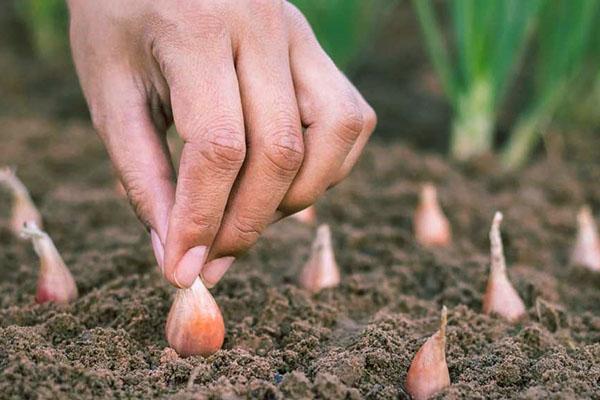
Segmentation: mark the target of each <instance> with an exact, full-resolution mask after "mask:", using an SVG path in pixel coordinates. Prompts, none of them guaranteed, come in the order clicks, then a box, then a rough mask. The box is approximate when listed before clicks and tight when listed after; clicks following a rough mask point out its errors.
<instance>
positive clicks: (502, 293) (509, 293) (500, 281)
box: [483, 212, 525, 322]
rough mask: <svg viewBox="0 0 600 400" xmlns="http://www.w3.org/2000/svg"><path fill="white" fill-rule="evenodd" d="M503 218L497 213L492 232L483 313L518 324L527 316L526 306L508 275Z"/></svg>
mask: <svg viewBox="0 0 600 400" xmlns="http://www.w3.org/2000/svg"><path fill="white" fill-rule="evenodd" d="M502 218H503V217H502V213H501V212H496V215H495V216H494V221H493V223H492V228H491V230H490V243H491V269H490V276H489V278H488V283H487V288H486V290H485V296H484V298H483V312H484V313H486V314H492V313H493V314H498V315H499V316H501V317H502V318H504V319H506V320H507V321H509V322H516V321H518V320H519V319H520V318H521V317H523V315H525V304H524V303H523V300H521V297H519V294H518V293H517V291H516V290H515V288H514V287H513V285H512V284H511V283H510V281H509V280H508V276H507V274H506V260H505V259H504V249H503V246H502V237H501V236H500V223H501V222H502Z"/></svg>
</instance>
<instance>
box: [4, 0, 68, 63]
mask: <svg viewBox="0 0 600 400" xmlns="http://www.w3.org/2000/svg"><path fill="white" fill-rule="evenodd" d="M14 4H15V8H16V11H17V12H18V14H19V15H20V16H21V18H22V19H23V21H24V23H25V25H26V26H27V29H28V31H29V34H30V40H31V42H32V44H33V46H34V48H35V52H36V54H37V55H38V56H39V57H41V58H42V59H43V60H44V61H46V62H53V63H63V62H65V59H67V57H68V55H69V42H68V30H69V28H68V24H69V14H68V11H67V6H66V2H65V0H15V3H14Z"/></svg>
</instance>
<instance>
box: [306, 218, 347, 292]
mask: <svg viewBox="0 0 600 400" xmlns="http://www.w3.org/2000/svg"><path fill="white" fill-rule="evenodd" d="M339 284H340V269H339V267H338V265H337V262H336V261H335V255H334V253H333V246H332V244H331V230H330V229H329V225H326V224H323V225H321V226H319V228H318V229H317V237H316V238H315V240H314V242H313V244H312V248H311V254H310V258H309V259H308V262H307V263H306V264H305V265H304V268H303V269H302V272H301V273H300V285H301V286H302V287H303V288H304V289H306V290H308V291H310V292H313V293H317V292H319V291H320V290H322V289H325V288H331V287H336V286H338V285H339Z"/></svg>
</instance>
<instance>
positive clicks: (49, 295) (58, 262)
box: [21, 221, 78, 303]
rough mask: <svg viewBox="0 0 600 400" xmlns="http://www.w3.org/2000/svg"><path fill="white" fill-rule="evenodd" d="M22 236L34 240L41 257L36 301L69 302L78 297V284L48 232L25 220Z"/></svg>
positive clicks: (35, 248) (34, 245)
mask: <svg viewBox="0 0 600 400" xmlns="http://www.w3.org/2000/svg"><path fill="white" fill-rule="evenodd" d="M21 237H22V238H23V239H29V240H31V241H32V242H33V248H34V250H35V252H36V253H37V255H38V256H39V257H40V274H39V276H38V282H37V290H36V293H35V301H36V302H38V303H45V302H47V301H51V302H55V303H68V302H69V301H72V300H75V299H76V298H77V295H78V293H77V286H76V285H75V280H74V279H73V276H72V275H71V272H70V271H69V269H68V268H67V266H66V265H65V263H64V261H63V259H62V257H61V256H60V253H59V252H58V250H57V249H56V246H54V243H53V242H52V239H51V238H50V236H48V234H47V233H46V232H44V231H42V230H41V229H40V228H38V226H37V225H36V223H35V222H31V221H30V222H25V226H24V227H23V229H21Z"/></svg>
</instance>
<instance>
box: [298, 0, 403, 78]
mask: <svg viewBox="0 0 600 400" xmlns="http://www.w3.org/2000/svg"><path fill="white" fill-rule="evenodd" d="M291 2H292V3H293V4H294V5H296V7H298V8H299V9H300V10H301V11H302V12H303V13H304V15H305V16H306V18H307V19H308V21H309V22H310V24H311V25H312V27H313V30H314V32H315V35H316V36H317V38H318V39H319V42H320V43H321V46H323V48H324V49H325V51H326V52H327V53H328V54H329V56H330V57H331V58H332V59H333V60H334V61H335V63H336V64H337V65H338V67H340V68H341V69H343V70H347V69H348V68H349V67H350V65H351V64H352V62H353V61H354V60H356V58H357V56H358V55H359V53H360V52H361V51H362V50H363V49H364V46H365V45H366V44H367V43H368V41H369V40H370V39H372V33H373V28H374V26H375V23H376V18H377V17H379V16H381V15H382V13H383V12H384V11H385V10H386V9H387V8H388V7H389V6H391V5H392V4H393V3H394V1H392V0H291Z"/></svg>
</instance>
